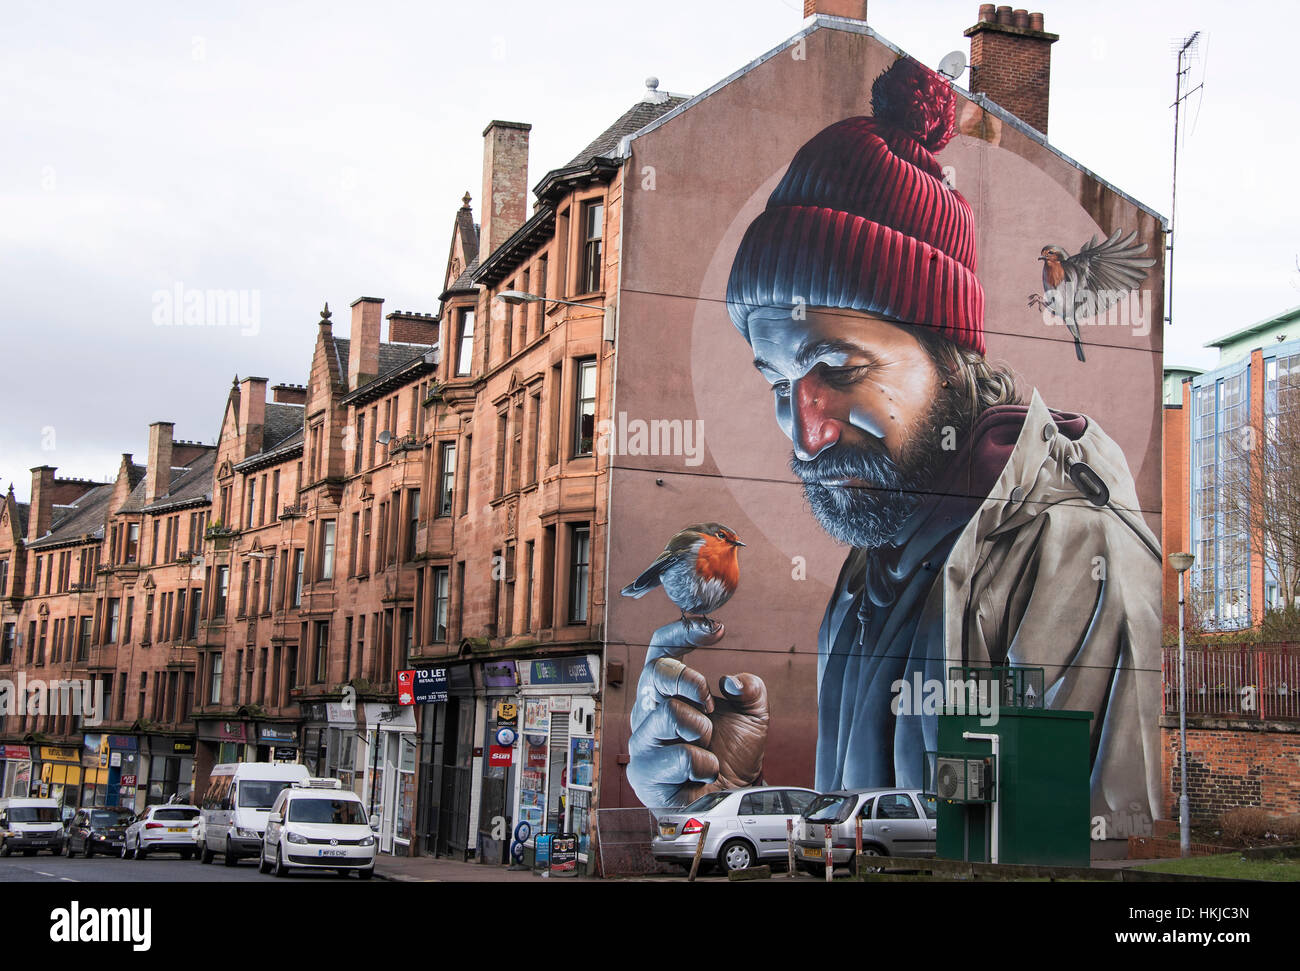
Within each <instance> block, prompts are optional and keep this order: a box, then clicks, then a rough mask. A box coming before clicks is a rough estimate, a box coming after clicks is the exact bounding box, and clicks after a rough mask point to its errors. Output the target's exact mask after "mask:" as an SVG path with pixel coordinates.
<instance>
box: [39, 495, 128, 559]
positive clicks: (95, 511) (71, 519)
mask: <svg viewBox="0 0 1300 971" xmlns="http://www.w3.org/2000/svg"><path fill="white" fill-rule="evenodd" d="M113 490H114V486H113V483H111V482H107V483H105V484H104V485H99V486H95V488H93V489H91V490H89V491H88V492H86V493H85V495H83V496H81V497H80V498H79V499H78V500H77V501H76V502H74V503H72V504H71V505H67V506H55V507H54V513H53V520H54V524H53V526H52V527H51V529H50V532H49V534H48V535H46V536H42V537H41V538H40V539H37V540H34V541H33V542H31V543H28V544H27V548H28V549H43V548H45V547H48V546H61V545H64V544H67V543H76V542H80V541H81V538H82V537H83V536H84V535H86V534H87V533H90V534H92V535H96V536H100V537H102V536H103V535H104V521H105V520H106V519H107V518H108V504H109V502H110V501H111V500H112V498H113Z"/></svg>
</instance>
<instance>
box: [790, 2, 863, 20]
mask: <svg viewBox="0 0 1300 971" xmlns="http://www.w3.org/2000/svg"><path fill="white" fill-rule="evenodd" d="M818 14H824V15H826V16H827V17H842V18H844V19H845V20H861V21H863V22H866V19H867V0H803V15H804V17H805V18H808V17H815V16H817V15H818Z"/></svg>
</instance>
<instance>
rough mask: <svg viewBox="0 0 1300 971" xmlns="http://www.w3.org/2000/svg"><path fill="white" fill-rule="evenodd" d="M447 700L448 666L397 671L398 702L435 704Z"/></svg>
mask: <svg viewBox="0 0 1300 971" xmlns="http://www.w3.org/2000/svg"><path fill="white" fill-rule="evenodd" d="M446 700H447V669H446V668H413V669H412V670H410V671H398V672H397V701H398V704H402V705H433V704H438V703H440V702H444V701H446Z"/></svg>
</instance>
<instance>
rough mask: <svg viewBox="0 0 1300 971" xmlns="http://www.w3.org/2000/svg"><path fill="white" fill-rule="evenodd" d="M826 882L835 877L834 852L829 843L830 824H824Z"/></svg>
mask: <svg viewBox="0 0 1300 971" xmlns="http://www.w3.org/2000/svg"><path fill="white" fill-rule="evenodd" d="M825 852H826V882H827V883H830V882H831V881H832V880H834V879H835V852H834V850H833V848H832V845H831V824H830V823H827V824H826V851H825Z"/></svg>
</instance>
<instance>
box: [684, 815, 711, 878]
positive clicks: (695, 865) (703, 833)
mask: <svg viewBox="0 0 1300 971" xmlns="http://www.w3.org/2000/svg"><path fill="white" fill-rule="evenodd" d="M708 835H709V821H708V820H707V819H706V820H705V821H704V825H703V826H702V827H701V828H700V841H699V842H698V843H696V844H695V859H693V860H691V875H690V876H689V877H687V878H686V880H687V882H688V883H694V882H695V874H696V873H697V872H698V871H699V869H700V857H701V856H703V855H704V840H705V837H707V836H708Z"/></svg>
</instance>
